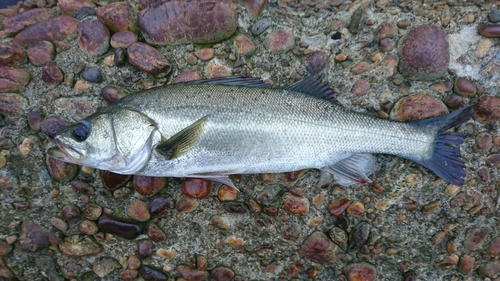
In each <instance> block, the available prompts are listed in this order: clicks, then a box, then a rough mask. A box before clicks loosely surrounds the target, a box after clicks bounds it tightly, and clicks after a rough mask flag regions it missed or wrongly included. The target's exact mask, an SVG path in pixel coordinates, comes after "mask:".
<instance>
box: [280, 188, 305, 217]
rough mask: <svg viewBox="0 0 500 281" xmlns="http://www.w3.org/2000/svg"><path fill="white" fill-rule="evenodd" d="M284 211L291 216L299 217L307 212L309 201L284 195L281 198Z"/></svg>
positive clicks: (287, 194)
mask: <svg viewBox="0 0 500 281" xmlns="http://www.w3.org/2000/svg"><path fill="white" fill-rule="evenodd" d="M282 202H283V207H284V208H285V211H286V212H287V213H289V214H292V215H300V214H305V213H307V212H309V200H307V198H301V197H297V196H293V195H292V194H290V193H285V194H284V195H283V198H282Z"/></svg>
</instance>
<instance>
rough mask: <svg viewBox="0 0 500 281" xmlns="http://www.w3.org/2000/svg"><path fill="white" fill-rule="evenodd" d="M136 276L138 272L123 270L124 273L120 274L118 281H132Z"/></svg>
mask: <svg viewBox="0 0 500 281" xmlns="http://www.w3.org/2000/svg"><path fill="white" fill-rule="evenodd" d="M137 275H139V272H137V270H135V269H125V270H124V271H122V272H120V279H121V280H123V281H132V280H135V279H136V278H137Z"/></svg>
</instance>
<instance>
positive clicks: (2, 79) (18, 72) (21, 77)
mask: <svg viewBox="0 0 500 281" xmlns="http://www.w3.org/2000/svg"><path fill="white" fill-rule="evenodd" d="M29 81H30V74H29V73H28V72H27V71H26V70H24V69H20V68H12V67H0V92H7V91H17V90H19V89H21V88H22V87H24V86H26V85H28V82H29Z"/></svg>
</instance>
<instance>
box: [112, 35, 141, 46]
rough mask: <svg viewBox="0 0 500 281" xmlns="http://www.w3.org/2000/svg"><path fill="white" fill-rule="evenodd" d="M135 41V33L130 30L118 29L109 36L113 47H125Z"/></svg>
mask: <svg viewBox="0 0 500 281" xmlns="http://www.w3.org/2000/svg"><path fill="white" fill-rule="evenodd" d="M136 41H137V34H136V33H135V32H132V31H118V32H117V33H115V34H113V36H111V46H112V47H113V48H120V47H121V48H127V47H128V46H129V45H130V44H132V43H133V42H136Z"/></svg>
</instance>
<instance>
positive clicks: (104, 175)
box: [99, 170, 130, 190]
mask: <svg viewBox="0 0 500 281" xmlns="http://www.w3.org/2000/svg"><path fill="white" fill-rule="evenodd" d="M99 176H100V177H101V181H102V183H103V184H104V186H105V187H106V188H107V189H111V190H113V189H116V188H118V187H121V186H123V185H124V184H125V183H127V182H128V180H129V179H130V175H120V174H115V173H113V172H110V171H102V170H101V171H99Z"/></svg>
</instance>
